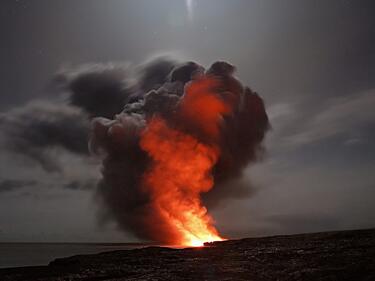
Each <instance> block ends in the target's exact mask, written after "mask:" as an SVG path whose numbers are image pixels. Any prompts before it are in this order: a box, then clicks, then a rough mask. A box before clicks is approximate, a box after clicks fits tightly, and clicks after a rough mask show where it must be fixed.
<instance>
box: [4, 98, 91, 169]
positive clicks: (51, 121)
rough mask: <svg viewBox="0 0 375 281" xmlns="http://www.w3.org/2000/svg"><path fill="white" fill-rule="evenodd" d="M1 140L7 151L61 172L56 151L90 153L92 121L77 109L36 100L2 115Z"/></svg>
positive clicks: (45, 167)
mask: <svg viewBox="0 0 375 281" xmlns="http://www.w3.org/2000/svg"><path fill="white" fill-rule="evenodd" d="M0 129H1V133H0V136H1V140H2V143H3V145H4V146H5V148H7V149H10V150H12V151H14V152H15V153H18V154H22V155H25V156H27V157H29V158H30V159H32V160H35V161H36V162H37V163H39V164H40V165H42V166H43V168H44V169H46V170H47V171H58V170H59V169H60V167H59V165H58V162H57V161H56V159H55V157H54V156H53V155H51V154H50V151H51V150H53V148H55V147H57V148H61V149H65V150H67V151H69V152H71V153H78V154H87V153H88V145H87V139H88V132H89V131H88V129H89V121H88V119H87V117H86V115H85V114H84V113H83V112H82V111H81V110H80V109H79V108H76V107H72V106H69V105H64V104H58V103H54V102H48V101H35V102H32V103H29V104H27V105H25V106H23V107H19V108H15V109H12V110H10V111H8V112H5V113H2V114H1V115H0Z"/></svg>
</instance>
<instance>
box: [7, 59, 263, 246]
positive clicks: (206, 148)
mask: <svg viewBox="0 0 375 281" xmlns="http://www.w3.org/2000/svg"><path fill="white" fill-rule="evenodd" d="M234 72H235V67H234V66H232V65H230V64H229V63H226V62H216V63H214V64H212V65H211V66H210V67H209V68H208V69H205V68H204V67H203V66H201V65H199V64H197V63H195V62H185V63H181V62H178V61H176V60H174V59H170V58H168V57H162V58H158V59H155V60H152V61H150V62H148V63H145V64H143V65H141V66H138V67H133V66H130V65H124V64H90V65H85V66H82V67H80V68H78V69H70V70H69V69H68V70H65V71H62V72H60V73H59V74H58V75H57V76H56V79H55V81H56V82H58V85H59V88H60V89H61V90H62V93H63V94H64V96H65V101H62V100H61V99H53V100H40V101H34V102H31V103H29V104H27V105H25V106H21V107H18V108H15V109H12V110H10V111H8V112H5V113H3V114H1V115H0V143H1V146H2V148H5V149H6V150H7V151H14V152H15V153H18V154H22V155H23V156H26V157H27V158H28V159H31V160H32V161H35V163H38V164H39V165H40V166H41V167H42V168H43V170H45V171H46V173H60V174H61V175H62V177H64V180H63V181H62V186H63V187H64V188H68V189H71V190H76V189H91V188H93V186H95V184H94V183H93V182H94V181H95V179H96V178H97V176H92V175H91V174H92V173H91V172H89V171H90V170H93V169H92V168H93V167H92V163H90V154H89V153H88V152H89V149H88V143H89V148H90V150H91V152H92V154H96V155H99V156H100V157H101V159H102V178H101V180H100V181H99V183H98V184H97V192H96V195H97V196H96V198H97V199H98V202H99V203H100V207H101V208H99V210H100V216H99V217H100V218H101V219H111V220H115V221H116V222H117V224H118V226H119V227H120V228H121V229H123V230H124V231H127V232H131V233H133V234H135V235H136V236H137V237H139V238H140V239H143V240H148V241H155V242H160V243H168V244H180V245H182V244H183V245H199V244H200V243H201V242H202V241H207V240H217V239H221V237H220V235H219V232H218V231H217V230H216V229H215V227H214V220H213V218H212V217H211V216H210V215H209V213H208V209H210V208H213V207H216V206H217V205H218V203H219V202H221V201H223V200H227V199H229V198H233V197H239V196H244V195H246V193H248V192H249V190H250V191H251V188H249V185H250V183H248V182H244V181H243V180H242V179H241V174H242V171H243V169H244V168H245V167H246V166H247V165H248V164H249V163H251V162H253V161H256V160H257V159H258V157H259V156H260V155H261V154H262V151H263V147H262V141H263V139H264V136H265V133H266V132H267V130H268V129H269V123H268V117H267V114H266V112H265V108H264V104H263V101H262V99H261V98H260V97H259V96H258V94H257V93H255V92H253V91H252V90H251V89H250V88H249V87H246V86H244V85H242V83H241V82H240V81H238V79H236V78H235V76H234ZM90 120H92V121H91V126H90ZM90 127H91V128H90ZM64 151H65V152H64ZM64 153H68V154H70V155H76V156H77V157H78V159H80V162H79V163H82V164H84V163H90V164H84V165H86V166H85V167H83V166H82V167H81V168H82V169H81V171H85V172H84V173H83V172H82V173H81V172H80V173H75V172H74V171H72V170H71V169H67V168H68V167H65V166H64V165H66V163H65V161H64V157H65V156H64V155H65V154H64ZM59 158H62V161H59ZM64 163H65V164H64ZM3 177H4V176H3ZM66 177H68V178H66ZM1 182H2V184H1V186H0V189H1V190H2V191H8V192H10V191H12V190H14V189H16V188H19V187H22V186H35V185H38V183H37V182H36V181H35V180H34V179H33V180H30V181H27V179H25V180H22V181H15V180H14V179H13V178H6V177H4V178H3V179H2V180H1Z"/></svg>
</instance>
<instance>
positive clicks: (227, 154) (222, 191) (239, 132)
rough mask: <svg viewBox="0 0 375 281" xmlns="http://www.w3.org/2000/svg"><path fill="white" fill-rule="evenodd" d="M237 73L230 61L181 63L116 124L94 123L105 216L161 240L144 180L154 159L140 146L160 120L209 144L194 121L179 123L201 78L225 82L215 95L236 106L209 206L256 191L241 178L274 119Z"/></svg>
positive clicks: (223, 136)
mask: <svg viewBox="0 0 375 281" xmlns="http://www.w3.org/2000/svg"><path fill="white" fill-rule="evenodd" d="M234 72H235V67H234V66H232V65H230V64H229V63H226V62H216V63H214V64H213V65H212V66H211V67H210V68H208V70H205V69H204V67H203V66H200V65H199V64H197V63H194V62H186V63H181V64H179V65H177V66H175V67H174V68H173V69H172V70H171V72H170V73H169V74H168V75H164V74H163V76H164V77H168V79H167V80H166V81H165V82H164V84H160V86H159V87H157V86H158V85H159V84H158V83H154V85H155V86H154V87H151V88H149V87H147V88H144V89H151V90H150V91H149V92H147V93H146V92H142V93H141V94H140V95H139V96H138V97H139V98H138V99H137V100H135V101H134V102H131V101H130V102H129V103H127V104H126V105H125V107H124V110H123V111H122V112H121V113H120V114H118V115H116V116H115V118H114V119H113V120H109V119H105V118H96V119H94V121H93V129H92V138H91V141H90V147H91V149H92V151H93V152H97V153H98V152H99V154H101V155H103V178H102V180H101V182H100V184H99V186H98V193H97V198H98V200H99V202H101V204H102V205H103V206H104V208H103V209H102V211H103V213H102V217H110V218H114V219H115V220H116V221H117V223H118V225H119V227H120V228H122V229H123V230H125V231H130V232H132V233H134V234H135V235H137V236H138V237H139V238H141V239H145V240H151V241H158V242H160V236H158V235H159V234H156V233H162V232H163V226H162V225H156V224H153V223H152V222H150V221H146V220H147V219H146V217H149V215H150V213H151V214H152V213H153V209H152V207H151V204H150V202H151V198H150V197H149V195H148V194H147V193H145V192H144V191H143V190H142V184H141V180H142V176H143V174H144V173H145V171H147V169H148V168H149V166H150V161H151V160H150V158H149V156H148V155H147V154H146V152H145V151H143V150H142V149H141V148H140V146H139V141H140V135H141V132H142V131H143V130H144V128H145V127H146V126H147V122H148V121H149V120H151V119H152V118H153V117H156V116H159V117H163V118H164V119H165V120H167V121H168V122H169V123H170V124H172V126H177V124H178V126H181V124H182V126H183V127H184V128H183V130H187V131H188V132H189V133H191V134H194V135H196V136H197V137H198V138H199V139H200V140H201V141H203V142H210V141H211V140H209V139H207V138H206V137H205V135H204V133H202V132H201V131H200V129H199V126H197V124H195V123H194V122H192V121H191V120H188V119H186V120H176V119H178V118H179V114H178V110H179V107H178V105H179V103H181V102H183V100H184V97H185V96H184V93H185V92H184V91H185V87H186V85H188V84H189V83H191V81H194V80H195V79H199V77H201V76H202V75H208V76H210V77H214V78H215V79H217V80H218V81H220V83H219V86H218V87H217V89H215V92H217V95H219V96H220V98H222V99H223V100H224V101H225V102H226V103H228V104H231V105H232V106H233V108H234V110H233V113H232V114H231V115H229V116H223V117H222V122H221V123H222V124H221V126H220V128H221V131H220V141H219V145H220V148H221V155H220V158H219V161H218V163H217V164H216V165H215V167H214V170H213V174H212V176H213V177H214V181H215V186H214V188H213V189H212V190H211V191H210V192H208V193H206V194H205V195H204V200H205V202H206V203H208V207H214V206H217V205H218V203H219V202H220V201H222V200H227V199H229V198H236V197H238V196H242V195H245V194H246V195H248V194H250V193H251V191H248V190H247V188H246V185H244V184H243V182H241V180H240V178H241V175H242V171H243V169H244V168H245V167H246V166H247V165H248V164H249V163H251V162H253V161H256V160H257V159H259V157H260V156H261V155H262V152H263V147H262V140H263V139H264V137H265V133H266V132H267V130H268V129H269V121H268V117H267V114H266V112H265V108H264V103H263V100H262V99H261V98H260V97H259V95H258V94H257V93H256V92H254V91H252V90H251V89H250V88H249V87H246V86H243V85H242V83H241V82H240V81H239V80H238V79H237V78H235V77H234ZM153 81H155V80H153ZM160 81H161V80H160ZM138 89H142V87H139V88H138ZM204 110H209V109H208V108H207V109H204ZM173 124H174V125H173ZM205 138H206V139H205ZM151 217H152V216H151Z"/></svg>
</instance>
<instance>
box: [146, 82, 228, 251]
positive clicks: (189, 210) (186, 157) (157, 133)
mask: <svg viewBox="0 0 375 281" xmlns="http://www.w3.org/2000/svg"><path fill="white" fill-rule="evenodd" d="M215 86H217V81H216V80H214V79H212V78H207V77H206V78H201V79H199V80H196V81H194V82H192V83H191V84H190V85H188V86H187V88H186V92H185V96H184V98H183V99H182V101H181V103H180V104H179V107H180V108H179V111H178V112H179V116H178V117H177V118H176V120H177V121H176V122H174V124H173V127H172V126H171V125H169V124H168V123H167V121H166V120H164V119H163V118H162V117H153V118H152V119H151V120H150V121H149V122H148V124H147V127H146V129H145V131H144V132H143V134H142V136H141V141H140V145H141V148H142V149H144V150H145V151H146V152H147V153H148V154H149V156H150V157H151V159H152V162H153V163H152V165H151V168H150V169H149V171H147V172H146V173H145V175H144V186H145V190H146V192H149V193H150V194H151V205H152V208H151V209H152V210H153V211H154V212H157V213H158V215H159V217H160V220H161V221H162V223H163V225H164V227H166V228H168V229H169V233H173V235H172V236H171V237H168V239H167V243H169V244H174V245H182V246H202V245H203V244H204V242H212V241H218V240H223V238H222V237H220V235H219V234H218V231H217V230H216V228H215V227H214V226H213V219H212V217H211V216H210V215H209V214H208V212H207V209H206V208H205V207H204V206H203V204H202V201H201V198H200V194H201V193H202V192H208V191H209V190H210V189H211V188H212V187H213V184H214V182H213V177H212V175H211V170H212V168H213V166H214V165H215V164H216V162H217V160H218V157H219V155H220V150H219V146H217V145H215V141H217V139H218V137H219V136H218V134H219V126H220V120H221V118H222V115H223V114H226V113H229V112H230V108H229V107H228V105H226V104H225V103H224V101H223V100H222V99H221V97H220V96H218V94H216V93H215V92H213V88H214V87H215ZM181 119H183V120H184V122H183V123H184V124H186V123H187V124H189V123H190V124H193V126H194V128H195V131H196V132H195V133H196V134H194V132H189V126H187V128H186V127H184V128H179V127H180V125H181V124H179V121H178V120H181ZM187 119H188V121H187ZM197 126H198V127H199V130H198V131H199V133H197V129H196V128H197ZM202 134H204V135H205V138H206V139H207V137H209V138H210V139H211V143H203V142H202V141H201V140H200V139H199V135H202ZM152 216H155V214H152Z"/></svg>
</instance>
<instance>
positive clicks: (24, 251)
mask: <svg viewBox="0 0 375 281" xmlns="http://www.w3.org/2000/svg"><path fill="white" fill-rule="evenodd" d="M143 246H145V245H142V244H94V243H93V244H79V243H68V244H65V243H0V268H5V267H16V266H30V265H47V264H48V263H49V262H50V261H52V260H53V259H55V258H62V257H68V256H73V255H80V254H95V253H100V252H105V251H114V250H126V249H134V248H141V247H143Z"/></svg>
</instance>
